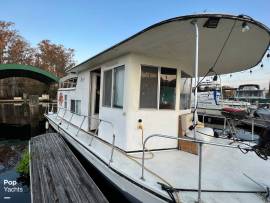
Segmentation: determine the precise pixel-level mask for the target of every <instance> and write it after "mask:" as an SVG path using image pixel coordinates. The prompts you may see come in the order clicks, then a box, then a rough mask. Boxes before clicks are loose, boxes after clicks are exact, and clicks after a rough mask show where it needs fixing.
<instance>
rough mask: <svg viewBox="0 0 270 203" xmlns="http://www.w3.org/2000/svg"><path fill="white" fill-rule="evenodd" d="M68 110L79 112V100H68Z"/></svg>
mask: <svg viewBox="0 0 270 203" xmlns="http://www.w3.org/2000/svg"><path fill="white" fill-rule="evenodd" d="M70 112H72V113H76V114H81V100H74V99H71V100H70Z"/></svg>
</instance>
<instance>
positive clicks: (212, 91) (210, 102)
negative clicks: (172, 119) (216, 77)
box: [192, 81, 252, 117]
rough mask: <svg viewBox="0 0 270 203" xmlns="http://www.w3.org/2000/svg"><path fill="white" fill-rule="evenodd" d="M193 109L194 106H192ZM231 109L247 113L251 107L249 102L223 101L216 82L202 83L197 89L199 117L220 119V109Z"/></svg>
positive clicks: (218, 83) (219, 86) (219, 87)
mask: <svg viewBox="0 0 270 203" xmlns="http://www.w3.org/2000/svg"><path fill="white" fill-rule="evenodd" d="M193 101H194V100H193ZM192 106H193V108H194V106H195V105H194V104H193V105H192ZM227 107H232V108H237V109H241V110H245V111H247V112H248V111H249V109H250V108H251V107H252V106H251V104H250V103H249V102H245V101H237V100H230V99H224V98H223V95H222V85H221V83H220V82H217V81H206V82H202V83H201V85H200V86H199V87H198V101H197V111H198V114H199V115H207V116H208V117H211V116H212V117H221V116H222V109H223V108H227Z"/></svg>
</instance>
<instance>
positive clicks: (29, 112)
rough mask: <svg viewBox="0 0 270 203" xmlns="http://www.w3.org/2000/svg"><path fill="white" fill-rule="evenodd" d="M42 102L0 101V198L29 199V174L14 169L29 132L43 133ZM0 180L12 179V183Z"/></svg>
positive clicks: (31, 133) (14, 201)
mask: <svg viewBox="0 0 270 203" xmlns="http://www.w3.org/2000/svg"><path fill="white" fill-rule="evenodd" d="M45 107H46V104H40V105H28V104H27V103H1V104H0V202H11V203H17V202H20V203H21V202H22V203H24V202H25V203H28V202H31V198H30V189H29V177H25V176H22V175H21V174H19V173H17V172H16V166H17V164H18V162H19V160H20V159H21V156H22V153H23V151H24V150H25V149H27V147H28V140H29V139H30V137H31V136H35V135H38V134H41V133H44V131H45V129H44V116H43V113H44V110H45ZM4 181H16V185H15V186H10V185H8V184H5V185H4Z"/></svg>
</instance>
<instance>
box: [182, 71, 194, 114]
mask: <svg viewBox="0 0 270 203" xmlns="http://www.w3.org/2000/svg"><path fill="white" fill-rule="evenodd" d="M191 87H192V78H191V76H190V75H189V74H187V73H185V72H184V71H181V87H180V109H181V110H185V109H190V105H191Z"/></svg>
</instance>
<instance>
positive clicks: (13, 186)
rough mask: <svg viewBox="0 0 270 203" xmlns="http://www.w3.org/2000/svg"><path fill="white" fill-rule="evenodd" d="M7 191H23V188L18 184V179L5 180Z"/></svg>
mask: <svg viewBox="0 0 270 203" xmlns="http://www.w3.org/2000/svg"><path fill="white" fill-rule="evenodd" d="M4 190H5V192H23V188H22V187H19V186H18V183H17V181H16V180H4Z"/></svg>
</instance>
